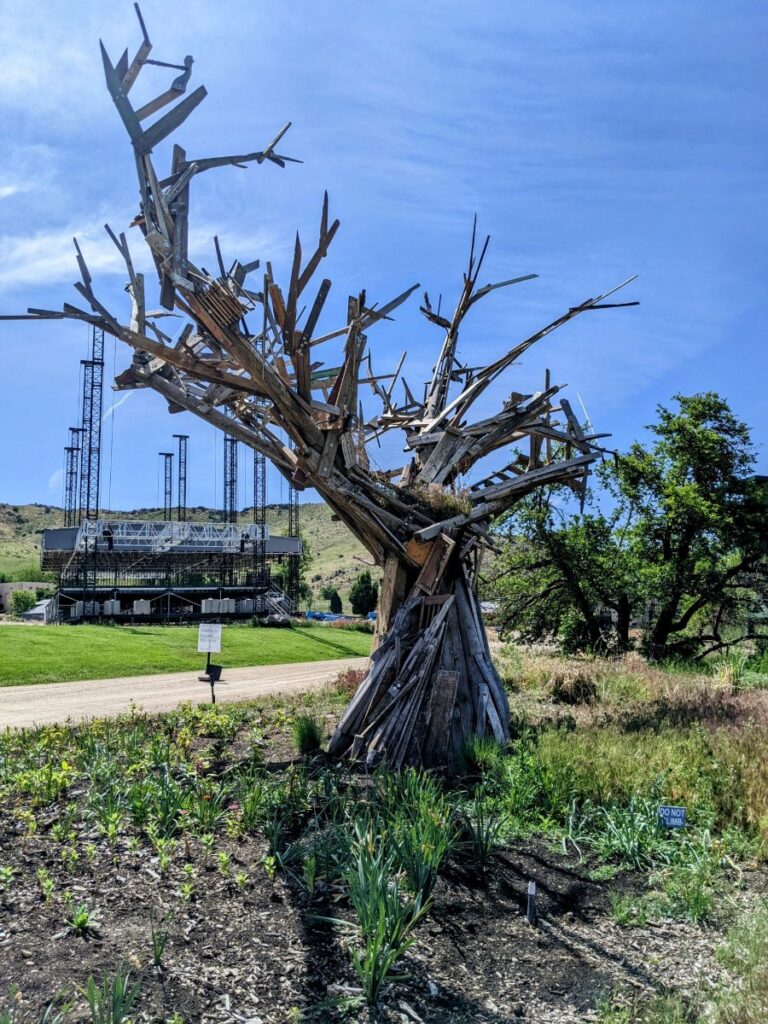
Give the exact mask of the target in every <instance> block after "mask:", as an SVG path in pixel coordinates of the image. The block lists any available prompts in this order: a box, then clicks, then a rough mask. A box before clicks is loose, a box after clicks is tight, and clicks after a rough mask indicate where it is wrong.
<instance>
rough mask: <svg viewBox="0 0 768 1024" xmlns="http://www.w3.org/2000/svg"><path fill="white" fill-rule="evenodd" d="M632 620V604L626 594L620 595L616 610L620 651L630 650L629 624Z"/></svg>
mask: <svg viewBox="0 0 768 1024" xmlns="http://www.w3.org/2000/svg"><path fill="white" fill-rule="evenodd" d="M631 618H632V604H631V602H630V600H629V598H628V597H627V595H626V594H619V600H618V602H617V608H616V635H617V637H618V640H619V649H620V650H622V651H627V650H629V623H630V619H631Z"/></svg>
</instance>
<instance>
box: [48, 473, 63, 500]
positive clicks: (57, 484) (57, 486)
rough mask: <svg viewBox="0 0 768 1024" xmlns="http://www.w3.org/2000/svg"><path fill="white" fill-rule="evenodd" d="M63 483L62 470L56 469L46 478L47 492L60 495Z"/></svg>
mask: <svg viewBox="0 0 768 1024" xmlns="http://www.w3.org/2000/svg"><path fill="white" fill-rule="evenodd" d="M63 481H64V470H63V469H57V470H55V472H53V473H51V475H50V476H49V477H48V490H49V492H50V493H51V494H55V495H58V494H60V493H61V485H62V483H63Z"/></svg>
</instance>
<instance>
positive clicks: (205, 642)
mask: <svg viewBox="0 0 768 1024" xmlns="http://www.w3.org/2000/svg"><path fill="white" fill-rule="evenodd" d="M220 650H221V623H220V622H201V623H200V626H199V628H198V633H197V651H198V654H202V653H205V654H206V655H207V657H206V660H205V675H204V676H200V680H201V682H205V683H210V684H211V704H215V703H216V691H215V690H214V684H215V683H217V682H218V681H219V679H221V665H213V664H211V653H212V652H213V653H214V654H218V653H219V651H220Z"/></svg>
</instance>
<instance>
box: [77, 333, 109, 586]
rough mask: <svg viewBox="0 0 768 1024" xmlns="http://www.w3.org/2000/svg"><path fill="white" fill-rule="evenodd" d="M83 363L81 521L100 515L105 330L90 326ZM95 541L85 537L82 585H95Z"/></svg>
mask: <svg viewBox="0 0 768 1024" xmlns="http://www.w3.org/2000/svg"><path fill="white" fill-rule="evenodd" d="M81 362H82V366H83V405H82V409H83V412H82V423H81V426H80V429H81V432H82V433H81V444H80V481H79V483H80V505H79V516H80V522H81V523H82V522H85V521H86V520H95V519H98V517H99V484H100V480H101V397H102V388H103V384H104V331H103V330H101V328H99V327H94V328H93V334H92V336H91V358H90V359H83V360H81ZM95 556H96V541H95V540H90V539H86V541H85V545H84V548H83V587H84V588H85V589H86V590H89V589H93V588H94V587H95V586H96V557H95Z"/></svg>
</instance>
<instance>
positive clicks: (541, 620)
mask: <svg viewBox="0 0 768 1024" xmlns="http://www.w3.org/2000/svg"><path fill="white" fill-rule="evenodd" d="M675 401H676V403H677V408H676V409H667V408H665V407H664V406H659V409H658V416H659V419H658V422H657V423H655V424H654V425H652V426H651V427H649V429H650V431H651V433H652V434H653V442H652V443H651V444H650V445H647V446H644V445H641V444H639V443H636V444H634V445H632V447H631V448H630V449H629V451H628V452H627V453H626V454H625V455H622V456H620V457H618V458H617V459H616V461H615V463H614V464H605V465H604V466H603V467H602V469H601V470H600V472H599V476H600V477H601V479H602V482H603V484H604V486H605V487H606V489H607V491H608V493H609V494H610V497H611V499H612V511H611V512H610V514H601V513H594V514H587V515H580V516H574V515H568V514H567V513H564V512H562V511H561V510H560V508H559V507H558V505H557V504H555V500H556V496H555V495H552V494H550V495H549V496H547V497H546V498H544V499H531V500H530V501H529V502H527V503H523V504H522V505H521V506H519V507H518V509H516V510H515V512H514V513H513V514H512V515H511V516H510V517H509V519H508V521H507V522H506V524H505V525H504V529H505V531H506V533H507V535H508V538H509V539H508V542H507V545H506V550H505V553H504V554H503V555H502V557H501V559H500V562H499V564H498V565H497V567H496V588H497V594H498V599H499V600H500V603H501V604H502V621H503V622H504V623H505V624H506V626H507V627H508V628H510V629H514V630H517V631H518V632H519V633H520V634H521V635H522V636H523V637H524V638H529V639H541V638H543V637H545V636H557V637H559V639H560V640H561V642H563V643H564V645H565V646H571V647H582V648H590V649H592V650H601V649H605V648H606V647H609V646H613V645H615V646H618V647H620V648H621V647H626V646H627V644H628V641H629V624H630V621H631V619H632V617H633V616H634V615H642V617H643V618H644V620H645V627H646V628H645V634H644V640H643V643H644V646H645V649H646V651H647V653H648V654H649V655H650V656H651V657H654V658H665V657H671V656H676V657H690V656H694V655H699V656H701V655H702V654H706V653H709V652H711V651H714V650H720V649H722V648H727V647H730V646H732V645H733V644H734V643H740V642H743V641H744V640H747V639H751V638H753V637H754V636H755V635H756V633H755V629H754V627H753V625H752V624H750V621H749V614H748V611H749V607H750V605H751V604H755V603H756V598H759V591H760V588H761V586H762V585H763V584H762V583H761V582H760V581H761V580H764V578H765V577H764V576H763V575H762V574H761V572H760V569H761V566H762V565H763V564H764V562H765V557H766V552H767V545H766V534H765V522H766V516H767V515H768V482H767V481H766V480H765V478H760V477H755V476H753V475H752V473H751V471H752V469H753V466H754V461H755V459H754V452H753V448H752V443H751V439H750V432H749V428H748V427H747V426H746V424H744V423H742V422H741V421H739V420H738V419H737V418H736V417H735V416H734V415H733V413H732V411H731V409H730V408H729V406H728V403H727V402H726V401H725V399H723V398H722V397H720V396H719V395H717V394H714V393H712V392H707V393H704V394H698V395H692V396H683V395H676V396H675ZM757 603H759V600H758V601H757Z"/></svg>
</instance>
